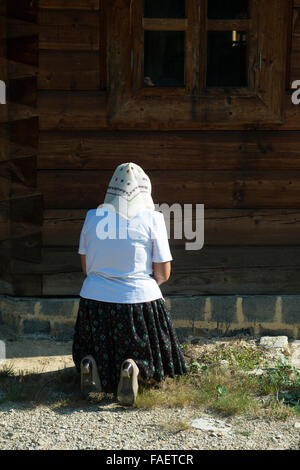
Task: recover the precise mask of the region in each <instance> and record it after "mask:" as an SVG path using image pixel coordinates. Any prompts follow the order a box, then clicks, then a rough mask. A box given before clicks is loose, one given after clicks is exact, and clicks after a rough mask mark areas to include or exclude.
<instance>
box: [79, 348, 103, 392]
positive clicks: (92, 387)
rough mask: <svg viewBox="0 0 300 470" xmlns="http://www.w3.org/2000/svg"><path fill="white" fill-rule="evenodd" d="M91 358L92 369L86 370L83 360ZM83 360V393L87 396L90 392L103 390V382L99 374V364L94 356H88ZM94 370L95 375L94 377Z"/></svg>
mask: <svg viewBox="0 0 300 470" xmlns="http://www.w3.org/2000/svg"><path fill="white" fill-rule="evenodd" d="M84 359H89V360H90V361H91V363H92V370H90V371H89V372H86V370H84V369H83V367H82V361H83V360H84ZM82 361H81V393H82V394H83V395H84V396H87V395H88V394H89V393H90V392H98V393H99V392H101V383H100V379H99V376H98V371H97V364H96V361H95V359H94V358H93V357H92V356H86V357H84V358H83V359H82ZM93 371H94V377H93Z"/></svg>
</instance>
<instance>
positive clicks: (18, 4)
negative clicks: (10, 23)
mask: <svg viewBox="0 0 300 470" xmlns="http://www.w3.org/2000/svg"><path fill="white" fill-rule="evenodd" d="M6 3H7V16H8V17H9V18H18V19H20V20H24V21H29V22H32V23H36V21H37V11H38V3H39V0H9V1H8V2H6Z"/></svg>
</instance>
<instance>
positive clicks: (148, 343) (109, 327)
mask: <svg viewBox="0 0 300 470" xmlns="http://www.w3.org/2000/svg"><path fill="white" fill-rule="evenodd" d="M72 354H73V360H74V363H75V366H76V368H77V370H78V372H79V371H80V362H81V360H82V359H83V357H84V356H86V355H88V354H91V355H92V356H93V357H94V358H95V360H96V363H97V365H98V371H99V376H100V380H101V384H102V387H103V389H104V391H112V390H115V388H116V387H117V385H118V383H119V379H120V368H121V364H122V362H123V361H124V360H125V359H129V358H131V359H133V360H134V361H135V362H136V364H137V366H138V367H139V370H140V376H141V378H142V379H144V380H149V379H154V380H156V381H157V382H162V381H163V380H164V378H165V377H166V376H169V377H174V376H175V375H182V374H185V373H186V372H187V369H186V364H185V361H184V357H183V353H182V351H181V347H180V344H179V341H178V338H177V335H176V331H175V328H174V326H173V324H172V320H171V318H170V313H169V311H168V309H167V307H166V304H165V301H164V299H163V298H160V299H156V300H153V301H150V302H143V303H134V304H119V303H110V302H103V301H99V300H93V299H85V298H83V297H80V301H79V308H78V314H77V320H76V324H75V332H74V339H73V347H72Z"/></svg>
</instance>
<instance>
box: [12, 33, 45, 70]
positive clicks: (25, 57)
mask: <svg viewBox="0 0 300 470" xmlns="http://www.w3.org/2000/svg"><path fill="white" fill-rule="evenodd" d="M7 58H8V59H9V60H13V61H15V62H21V63H23V64H27V65H33V66H37V65H38V36H37V35H33V36H26V37H25V36H24V37H22V38H12V39H8V40H7Z"/></svg>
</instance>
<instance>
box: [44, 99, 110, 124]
mask: <svg viewBox="0 0 300 470" xmlns="http://www.w3.org/2000/svg"><path fill="white" fill-rule="evenodd" d="M105 102H106V96H105V93H103V92H88V91H87V92H84V91H76V92H67V91H64V92H62V91H61V92H59V91H56V92H45V91H40V92H39V94H38V111H39V123H40V130H41V131H43V130H102V129H105V128H107V124H106V112H105ZM87 111H88V112H87ZM75 121H76V122H75Z"/></svg>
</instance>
